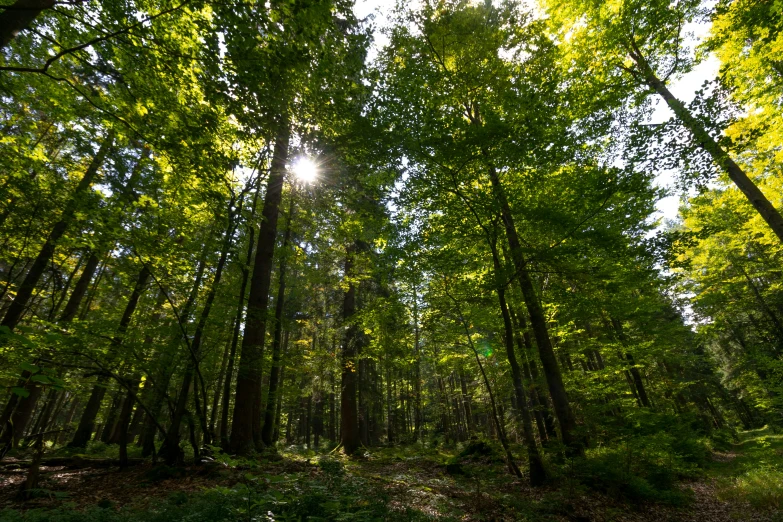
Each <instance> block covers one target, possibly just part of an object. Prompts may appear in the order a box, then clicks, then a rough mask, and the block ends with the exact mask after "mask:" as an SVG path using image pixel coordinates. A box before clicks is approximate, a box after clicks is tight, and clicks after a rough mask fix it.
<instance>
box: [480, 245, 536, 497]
mask: <svg viewBox="0 0 783 522" xmlns="http://www.w3.org/2000/svg"><path fill="white" fill-rule="evenodd" d="M488 239H490V242H491V241H492V239H491V238H488ZM490 248H491V249H492V260H493V263H494V266H495V277H496V280H497V282H498V284H497V288H496V289H495V291H496V293H497V295H498V301H499V303H500V313H501V315H502V316H503V326H504V330H505V336H504V341H505V343H504V344H505V346H506V356H507V358H508V363H509V365H510V366H511V380H512V383H513V385H514V394H515V396H516V402H517V408H518V411H519V414H520V416H521V417H522V434H523V436H524V439H525V445H526V446H527V457H528V463H529V465H530V485H531V486H533V487H537V486H540V485H542V484H543V483H544V482H545V481H546V472H545V470H544V464H543V463H542V461H541V455H540V454H539V452H538V445H537V444H536V438H535V435H534V434H533V422H532V421H531V419H530V410H529V408H528V403H527V396H526V394H525V388H524V385H523V383H522V371H521V370H520V368H519V362H518V361H517V357H516V354H515V353H514V325H513V324H512V322H511V314H510V313H509V311H508V304H507V303H506V287H505V284H504V281H502V280H501V279H502V277H503V270H502V267H501V264H500V258H499V256H498V252H497V248H496V247H495V245H494V244H490Z"/></svg>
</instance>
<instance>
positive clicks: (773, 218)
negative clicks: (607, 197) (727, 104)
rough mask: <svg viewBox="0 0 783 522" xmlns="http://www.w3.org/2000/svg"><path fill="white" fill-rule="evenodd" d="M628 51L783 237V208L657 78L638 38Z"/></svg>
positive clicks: (643, 76) (645, 78) (649, 82)
mask: <svg viewBox="0 0 783 522" xmlns="http://www.w3.org/2000/svg"><path fill="white" fill-rule="evenodd" d="M627 51H628V54H629V55H630V57H631V58H632V59H633V61H634V62H636V65H637V66H638V67H639V71H638V72H635V73H634V74H636V75H640V76H641V80H642V81H643V82H644V83H646V84H647V86H648V87H650V88H651V89H653V90H654V91H655V92H657V93H658V94H659V95H660V96H661V98H663V99H664V101H666V104H667V105H668V106H669V108H670V109H671V110H672V112H674V115H675V116H676V117H677V119H679V120H680V122H681V123H682V124H683V125H684V126H685V128H686V129H688V130H689V131H690V132H691V134H693V137H694V138H695V139H696V142H697V143H698V144H699V147H700V148H701V149H702V150H704V151H705V152H706V153H707V154H709V156H710V157H711V158H712V160H713V161H714V162H715V164H716V165H718V167H720V169H721V170H723V172H725V173H726V175H728V176H729V179H731V181H733V182H734V184H735V185H736V186H737V188H738V189H740V191H741V192H742V194H744V195H745V197H746V198H747V200H748V202H749V203H750V204H751V205H752V206H753V208H754V209H756V212H758V213H759V215H760V216H761V217H762V218H763V219H764V221H766V222H767V224H768V225H769V227H770V228H771V229H772V231H773V232H774V233H775V235H776V236H778V239H779V240H780V241H783V217H781V215H780V212H778V210H777V209H776V208H775V207H774V206H773V205H772V203H771V202H770V201H769V199H767V197H766V196H765V195H764V193H763V192H761V190H760V189H759V188H758V186H756V184H755V183H753V180H751V179H750V178H749V177H748V175H747V174H746V173H745V171H744V170H742V168H740V166H739V165H737V163H736V162H735V161H734V160H733V159H732V158H731V156H729V153H728V152H727V151H726V150H725V149H724V148H723V147H721V145H720V143H718V141H717V140H716V139H715V138H713V137H712V136H710V133H709V132H708V131H707V129H706V128H705V127H704V125H703V124H702V123H701V122H700V121H699V120H698V118H696V117H695V116H694V115H693V114H691V112H690V111H689V110H688V108H687V107H686V106H685V104H684V103H682V102H681V101H680V100H678V99H677V98H676V97H675V96H674V95H673V94H672V93H671V91H670V90H669V89H668V87H666V83H665V82H664V81H663V80H661V79H660V78H658V76H657V75H656V74H655V71H653V70H652V67H650V64H649V62H648V61H647V59H646V58H645V57H644V55H643V54H642V53H641V51H640V50H639V48H638V47H637V46H636V43H635V42H633V41H630V42H629V46H628V49H627Z"/></svg>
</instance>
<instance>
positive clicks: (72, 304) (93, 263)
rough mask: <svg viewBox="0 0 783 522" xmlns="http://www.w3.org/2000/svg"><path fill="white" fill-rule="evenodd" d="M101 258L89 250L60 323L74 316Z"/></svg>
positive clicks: (69, 320) (66, 321)
mask: <svg viewBox="0 0 783 522" xmlns="http://www.w3.org/2000/svg"><path fill="white" fill-rule="evenodd" d="M100 262H101V260H100V258H99V257H98V256H97V255H96V253H95V252H94V251H92V252H90V256H89V257H88V258H87V264H86V265H84V270H82V273H81V274H80V275H79V279H78V280H77V281H76V286H74V287H73V292H71V295H70V297H69V298H68V302H67V303H65V308H64V309H63V312H62V314H61V315H60V322H61V323H68V322H71V321H72V320H73V318H74V317H76V312H78V311H79V305H81V304H82V299H83V298H84V295H85V294H86V293H87V289H88V288H89V287H90V281H92V278H93V276H95V271H96V270H97V269H98V265H99V264H100Z"/></svg>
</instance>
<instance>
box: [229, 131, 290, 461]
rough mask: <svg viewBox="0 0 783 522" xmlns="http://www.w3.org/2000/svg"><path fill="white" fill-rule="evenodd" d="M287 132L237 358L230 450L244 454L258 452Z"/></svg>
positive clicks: (272, 178) (273, 174) (276, 158)
mask: <svg viewBox="0 0 783 522" xmlns="http://www.w3.org/2000/svg"><path fill="white" fill-rule="evenodd" d="M289 138H290V129H289V128H288V122H285V123H283V124H282V125H281V127H280V130H279V131H278V133H277V137H276V140H275V150H274V154H273V157H272V165H271V169H270V173H269V181H268V183H267V189H266V196H265V198H264V208H263V210H262V217H263V220H262V222H261V227H260V229H259V232H258V248H257V249H256V259H255V263H254V268H253V278H252V280H251V282H250V295H249V296H248V304H247V318H246V320H245V331H244V336H243V339H242V353H241V354H240V358H239V368H238V372H237V386H236V393H235V396H234V413H233V416H232V417H233V418H232V423H231V438H230V444H229V447H230V448H231V451H233V452H235V453H237V454H242V455H246V454H248V453H251V452H252V451H253V450H255V449H261V447H262V445H263V442H262V441H261V371H262V368H261V366H262V363H263V354H264V337H265V335H266V324H267V308H268V306H269V287H270V284H271V277H272V264H273V260H274V254H275V243H276V235H277V218H278V214H279V208H280V200H281V198H282V192H283V178H284V176H285V165H286V162H287V161H288V142H289Z"/></svg>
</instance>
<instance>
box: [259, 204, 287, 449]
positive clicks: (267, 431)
mask: <svg viewBox="0 0 783 522" xmlns="http://www.w3.org/2000/svg"><path fill="white" fill-rule="evenodd" d="M294 198H295V194H294V192H293V191H291V201H290V206H289V207H288V221H287V223H286V227H285V234H284V236H283V246H282V253H281V255H280V269H279V273H278V280H279V282H278V287H277V299H276V301H275V333H274V337H273V339H272V368H271V369H270V371H269V393H268V395H267V400H266V409H265V411H264V426H263V428H262V429H261V440H262V441H263V443H264V445H265V446H271V445H272V435H273V433H274V424H275V411H276V409H277V388H278V385H279V382H280V352H281V349H282V340H283V310H284V307H285V272H286V264H287V261H288V243H289V241H290V239H291V221H292V220H293V218H294Z"/></svg>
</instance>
